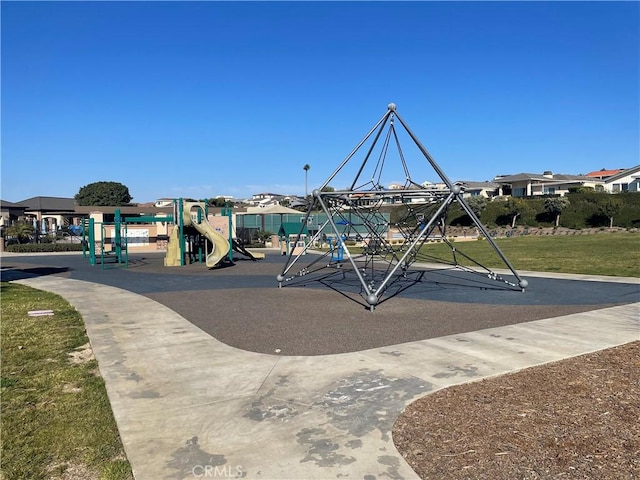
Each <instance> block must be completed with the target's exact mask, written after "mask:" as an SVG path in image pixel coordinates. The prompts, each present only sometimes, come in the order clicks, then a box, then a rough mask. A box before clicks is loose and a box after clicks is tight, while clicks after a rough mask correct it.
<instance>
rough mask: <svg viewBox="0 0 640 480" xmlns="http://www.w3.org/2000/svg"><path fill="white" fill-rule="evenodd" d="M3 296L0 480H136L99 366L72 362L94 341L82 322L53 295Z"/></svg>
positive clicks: (6, 288) (22, 292)
mask: <svg viewBox="0 0 640 480" xmlns="http://www.w3.org/2000/svg"><path fill="white" fill-rule="evenodd" d="M0 288H1V294H2V306H1V310H2V325H1V335H2V350H1V355H2V365H1V379H0V389H1V390H0V393H1V407H2V416H1V427H2V431H1V438H2V457H1V458H2V462H1V472H2V474H1V478H2V479H3V480H24V479H30V480H38V479H52V478H62V475H63V474H64V473H65V471H67V475H69V476H68V477H66V478H79V477H81V478H87V477H89V478H101V479H107V480H116V479H131V478H133V475H132V474H131V468H130V466H129V463H128V461H127V460H126V458H125V455H124V450H123V448H122V444H121V441H120V437H119V434H118V430H117V427H116V423H115V421H114V418H113V414H112V411H111V405H110V404H109V400H108V398H107V393H106V390H105V386H104V382H103V380H102V378H101V377H100V374H99V372H98V365H97V362H96V361H95V360H93V359H89V360H88V361H82V362H72V361H71V356H70V353H72V352H77V351H79V350H81V347H82V346H83V345H86V344H87V343H88V341H89V340H88V338H87V335H86V332H85V327H84V323H83V321H82V318H81V316H80V314H79V313H78V312H77V311H76V310H75V309H74V308H73V307H72V306H71V305H69V304H68V303H67V302H66V301H65V300H64V299H62V298H61V297H59V296H57V295H54V294H51V293H46V292H42V291H39V290H35V289H32V288H29V287H26V286H23V285H19V284H10V283H2V284H1V286H0ZM32 310H53V312H54V315H53V316H41V317H31V316H29V315H28V312H29V311H32Z"/></svg>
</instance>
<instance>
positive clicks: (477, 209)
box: [465, 195, 487, 218]
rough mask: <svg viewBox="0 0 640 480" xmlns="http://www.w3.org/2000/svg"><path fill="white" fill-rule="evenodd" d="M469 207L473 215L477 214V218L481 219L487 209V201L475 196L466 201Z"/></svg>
mask: <svg viewBox="0 0 640 480" xmlns="http://www.w3.org/2000/svg"><path fill="white" fill-rule="evenodd" d="M465 202H467V205H469V208H470V209H471V211H472V212H473V213H475V215H476V217H478V218H480V215H481V214H482V211H483V210H484V209H485V208H487V199H486V198H484V197H481V196H480V195H475V196H473V197H469V198H466V199H465Z"/></svg>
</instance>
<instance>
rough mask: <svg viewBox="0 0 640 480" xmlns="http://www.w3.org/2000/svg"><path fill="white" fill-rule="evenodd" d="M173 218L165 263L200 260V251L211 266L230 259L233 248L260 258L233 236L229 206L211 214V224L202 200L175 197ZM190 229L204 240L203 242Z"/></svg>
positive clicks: (255, 258) (250, 256)
mask: <svg viewBox="0 0 640 480" xmlns="http://www.w3.org/2000/svg"><path fill="white" fill-rule="evenodd" d="M174 218H175V219H176V220H177V222H176V223H175V225H174V228H173V230H172V231H171V235H170V236H169V244H168V247H167V254H166V256H165V260H164V264H165V266H167V267H174V266H181V265H185V264H186V259H187V257H189V258H190V259H191V260H195V259H196V258H197V261H201V259H202V256H203V255H204V257H205V263H206V265H207V267H208V268H213V267H215V266H218V265H220V264H222V263H224V262H229V263H232V262H233V252H234V251H235V252H238V253H240V254H242V255H245V256H247V257H249V258H250V259H251V260H258V259H260V258H264V254H263V253H252V252H249V251H248V250H247V249H245V248H244V247H243V246H242V245H240V244H239V243H238V242H237V241H236V240H235V239H234V238H233V235H232V232H233V224H232V223H233V222H232V211H231V208H224V209H223V210H222V216H221V217H214V219H215V220H219V221H218V222H217V224H216V227H214V226H212V225H211V223H209V222H210V220H209V215H208V209H207V205H206V203H204V202H185V201H183V200H182V199H178V200H175V201H174ZM191 230H195V233H197V234H199V235H201V236H202V238H204V239H205V240H206V241H205V242H204V244H203V242H201V241H199V240H200V239H199V238H197V236H194V235H193V233H194V232H193V231H191ZM188 238H189V239H190V240H187V239H188Z"/></svg>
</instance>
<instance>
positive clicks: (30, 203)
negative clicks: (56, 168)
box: [20, 197, 81, 233]
mask: <svg viewBox="0 0 640 480" xmlns="http://www.w3.org/2000/svg"><path fill="white" fill-rule="evenodd" d="M20 204H22V205H26V207H27V208H26V209H25V211H24V215H25V217H28V218H29V219H30V220H31V221H33V222H34V225H36V224H37V225H38V230H39V232H40V233H48V232H55V231H56V230H57V229H58V228H62V227H67V226H69V225H79V224H80V221H81V216H79V215H78V214H77V213H76V211H75V208H76V202H75V200H74V199H73V198H63V197H31V198H27V199H26V200H22V201H21V202H20Z"/></svg>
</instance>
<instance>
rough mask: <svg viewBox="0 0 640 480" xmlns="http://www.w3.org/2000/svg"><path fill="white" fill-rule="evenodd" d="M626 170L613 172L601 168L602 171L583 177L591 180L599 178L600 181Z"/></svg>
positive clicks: (618, 169) (617, 169) (621, 169)
mask: <svg viewBox="0 0 640 480" xmlns="http://www.w3.org/2000/svg"><path fill="white" fill-rule="evenodd" d="M625 170H626V168H616V169H615V170H607V169H605V168H603V169H602V170H596V171H595V172H589V173H587V174H586V175H585V177H591V178H599V179H600V180H606V179H607V178H609V177H612V176H614V175H618V174H619V173H621V172H624V171H625Z"/></svg>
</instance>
